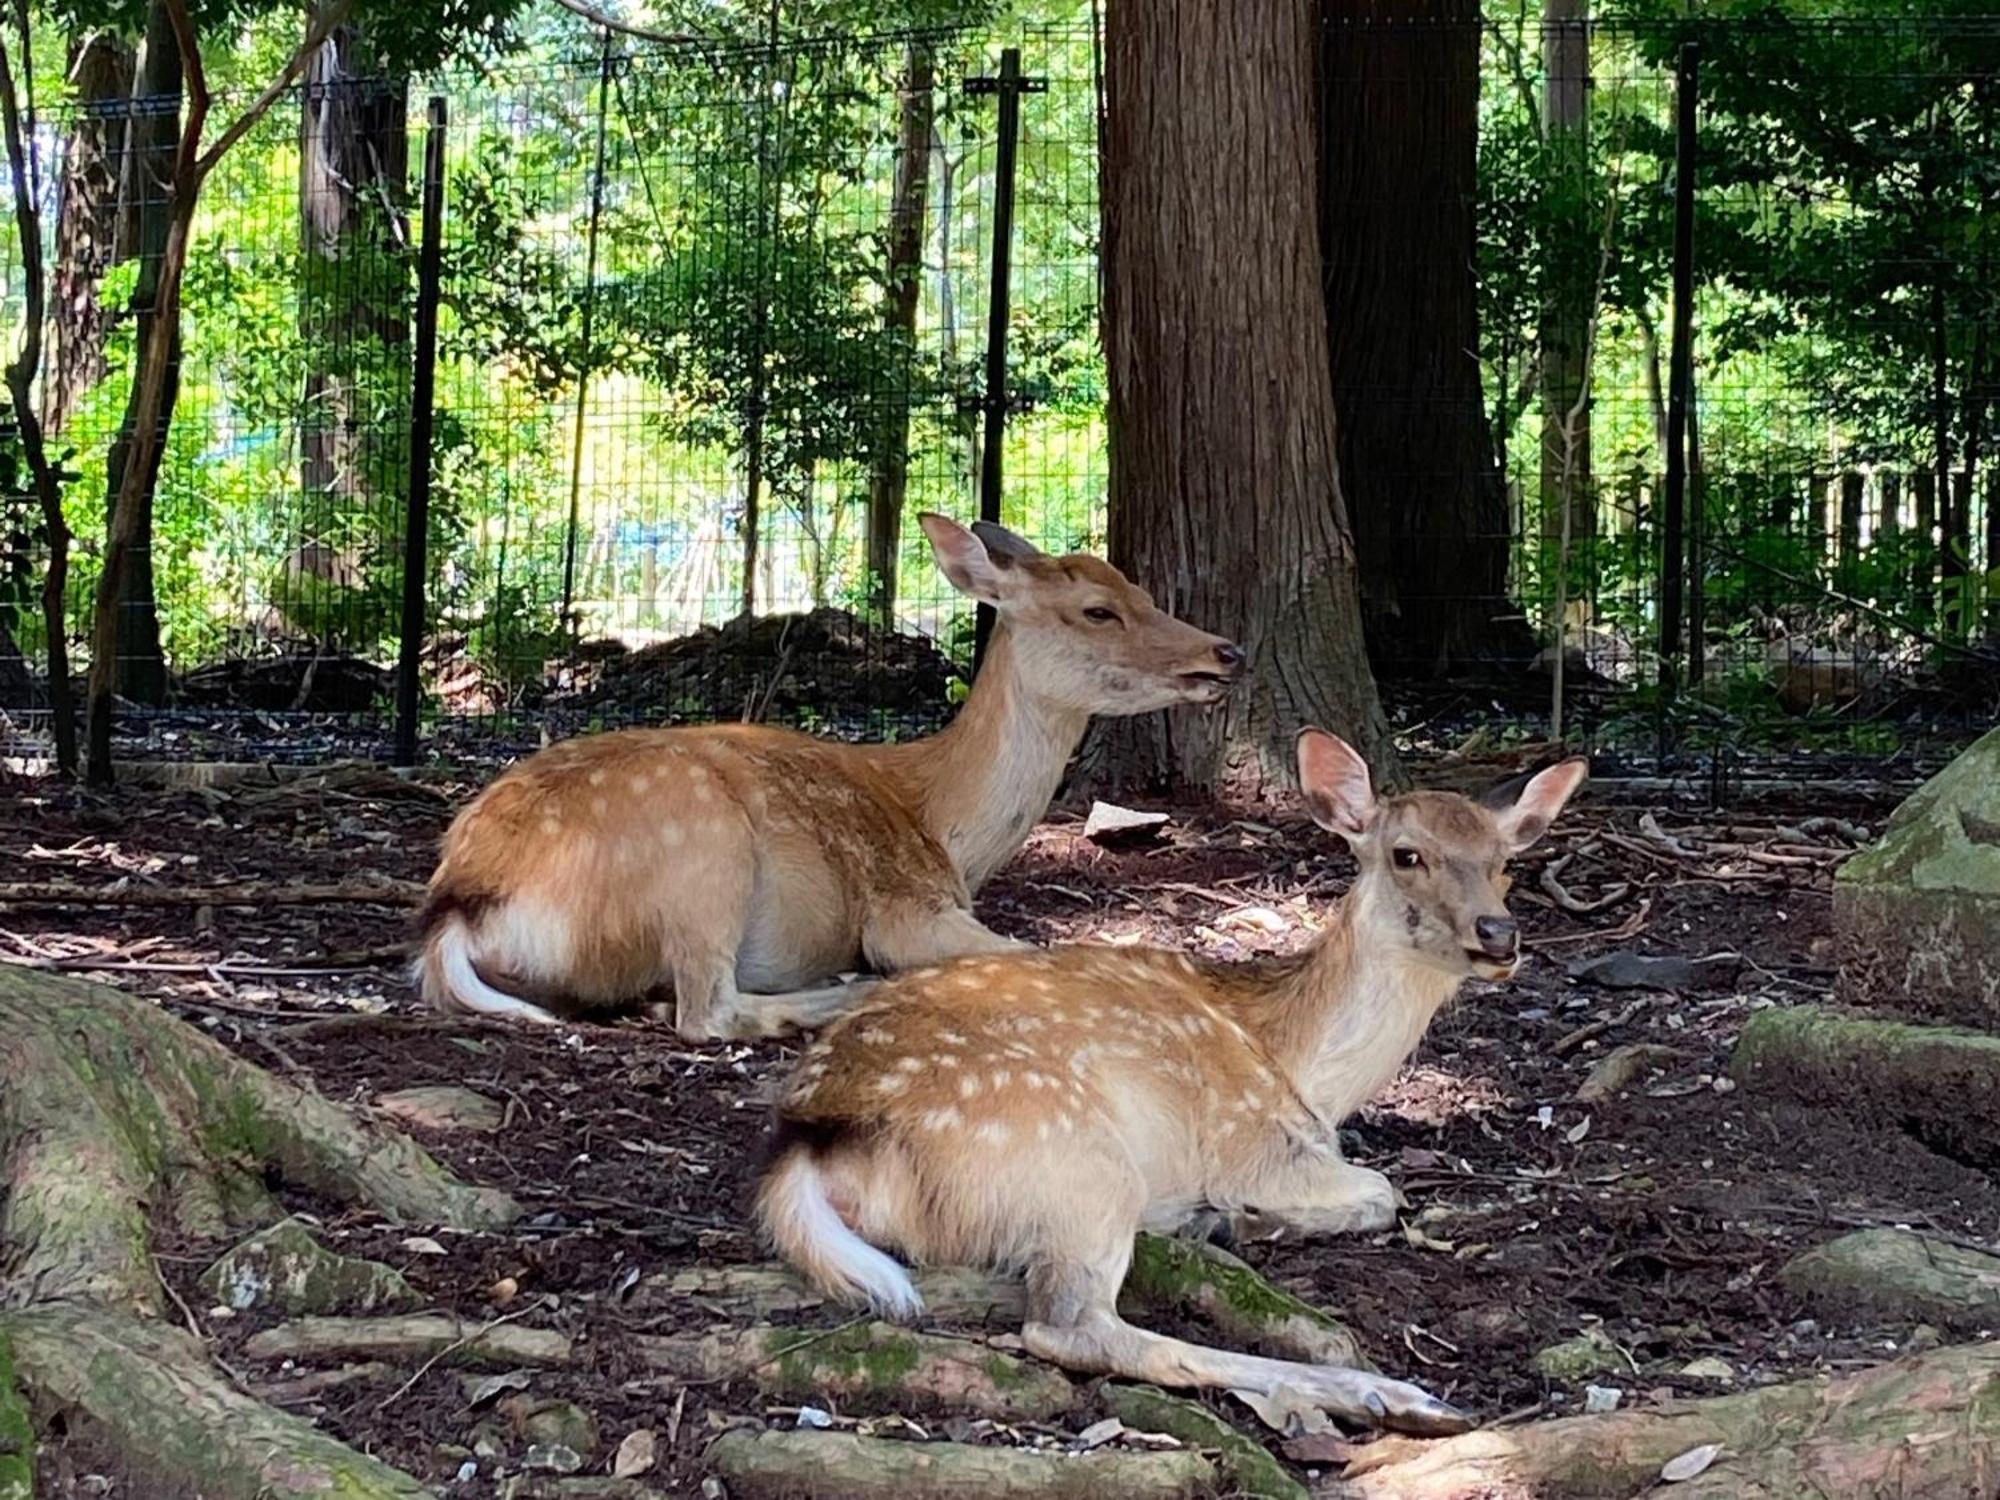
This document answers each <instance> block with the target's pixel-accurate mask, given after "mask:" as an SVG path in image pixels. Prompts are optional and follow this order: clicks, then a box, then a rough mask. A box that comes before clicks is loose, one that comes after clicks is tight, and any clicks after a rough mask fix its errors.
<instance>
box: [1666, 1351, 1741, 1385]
mask: <svg viewBox="0 0 2000 1500" xmlns="http://www.w3.org/2000/svg"><path fill="white" fill-rule="evenodd" d="M1679 1373H1680V1374H1681V1375H1682V1376H1683V1377H1684V1378H1686V1379H1688V1380H1713V1381H1716V1382H1718V1383H1719V1384H1723V1385H1727V1384H1729V1383H1730V1382H1731V1381H1733V1380H1735V1379H1736V1367H1735V1366H1734V1365H1732V1364H1730V1363H1729V1361H1728V1360H1726V1359H1717V1358H1716V1357H1715V1356H1714V1355H1712V1354H1711V1355H1709V1356H1707V1357H1706V1358H1703V1359H1691V1360H1689V1361H1688V1362H1687V1363H1686V1364H1684V1365H1682V1366H1681V1368H1680V1372H1679Z"/></svg>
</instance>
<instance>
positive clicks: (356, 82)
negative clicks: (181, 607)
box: [279, 25, 410, 648]
mask: <svg viewBox="0 0 2000 1500" xmlns="http://www.w3.org/2000/svg"><path fill="white" fill-rule="evenodd" d="M306 85H307V86H306V89H305V92H304V107H303V108H302V109H301V111H300V116H299V237H300V242H301V248H302V249H303V251H304V255H305V267H306V271H305V283H304V293H303V295H302V297H301V299H300V311H301V316H300V322H301V325H302V326H301V330H300V331H301V333H302V335H303V341H304V345H305V350H306V358H307V368H306V378H305V390H304V402H303V405H302V407H301V422H300V432H299V468H300V476H299V477H300V480H301V483H302V485H303V488H304V493H305V499H306V507H305V514H304V516H303V517H302V518H301V519H302V521H303V523H304V524H303V525H302V527H301V531H300V535H299V537H298V543H299V546H300V549H301V551H300V553H297V554H294V555H295V556H296V557H299V558H300V560H301V565H300V566H298V567H297V568H294V569H291V570H289V571H290V573H291V576H293V577H294V578H295V579H296V580H297V582H298V583H299V584H301V585H302V586H303V587H302V590H301V592H302V597H301V598H298V599H281V600H280V601H279V605H280V609H281V610H285V611H286V612H287V613H288V614H289V616H290V618H291V623H292V624H293V625H294V626H295V627H297V628H300V629H303V630H304V631H305V632H306V633H307V634H309V635H311V636H312V637H313V638H314V639H315V640H334V639H340V638H342V637H343V636H344V635H345V634H346V632H347V631H348V629H349V628H350V627H356V628H358V636H359V639H358V641H357V644H360V645H362V646H363V647H364V648H365V646H366V645H368V644H370V643H371V642H370V640H369V637H370V636H371V635H372V632H371V631H370V630H369V629H368V628H367V626H366V622H362V621H357V620H355V619H354V618H352V616H351V613H350V611H349V610H348V609H346V608H343V606H344V605H345V604H347V602H348V600H347V594H348V589H349V586H350V585H352V584H359V585H363V586H365V583H366V577H365V569H366V568H367V566H368V563H369V562H370V561H371V560H372V559H371V558H370V557H368V556H356V555H355V554H354V551H353V550H352V549H351V548H349V547H347V546H346V545H344V543H345V541H346V539H347V529H346V527H345V526H343V525H342V524H341V523H342V521H343V520H344V519H345V518H347V517H349V516H352V515H354V514H356V513H358V514H360V515H362V516H365V517H367V518H368V519H369V524H370V525H371V527H372V528H373V529H374V530H375V531H376V533H377V534H376V535H375V537H374V538H373V541H374V544H375V549H378V550H380V551H381V552H383V553H385V554H386V553H387V552H388V551H389V550H390V549H391V547H392V544H393V543H394V541H395V540H396V538H397V537H398V536H399V535H400V530H401V528H400V526H398V525H396V524H395V516H394V511H395V509H396V507H397V505H398V504H399V503H400V498H401V495H402V493H403V492H404V484H403V477H404V476H403V470H404V468H405V467H406V463H407V453H406V451H405V450H406V448H407V444H401V443H398V442H396V438H397V437H399V436H400V435H401V431H402V428H403V422H402V421H401V420H399V419H398V415H397V412H398V410H399V409H400V411H401V412H403V413H407V410H408V394H407V384H406V381H405V379H404V377H405V376H406V374H407V365H408V354H407V345H408V343H409V335H410V329H409V318H408V313H407V310H406V309H405V307H404V305H403V298H402V285H401V274H402V273H401V268H400V261H401V259H402V256H403V253H404V251H405V250H406V249H407V248H408V244H409V228H408V221H407V218H406V211H407V207H408V197H409V166H410V150H409V126H408V113H409V99H408V86H407V84H406V83H404V82H403V81H401V80H397V79H390V78H386V77H383V76H382V75H381V67H380V60H379V59H378V58H377V57H376V56H375V54H374V52H373V50H372V49H371V48H370V47H369V45H368V42H367V39H366V37H365V36H364V35H363V34H362V32H361V29H360V28H359V27H358V26H352V25H350V26H342V27H339V28H338V29H336V30H335V31H334V33H333V34H332V35H331V36H329V37H328V38H327V39H326V41H325V42H324V43H322V44H321V46H320V47H319V49H318V51H317V53H316V54H315V55H314V57H313V58H312V60H311V62H310V63H309V64H308V66H307V71H306ZM363 390H365V391H367V392H369V393H370V395H369V397H368V398H361V397H358V395H357V392H358V391H363ZM391 392H394V393H395V395H393V396H392V395H391V394H390V393H391ZM398 397H400V399H397V398H398ZM363 399H367V400H369V401H370V402H371V403H373V404H375V408H376V409H375V410H373V411H370V412H366V413H364V412H363V410H362V409H361V405H362V400H363ZM385 400H386V401H387V402H388V403H389V410H387V411H384V410H382V409H381V403H383V402H385ZM313 558H325V559H327V560H328V564H329V565H331V564H335V563H344V564H345V567H344V568H342V569H341V571H342V572H345V573H346V574H348V575H349V576H348V578H346V579H343V578H341V577H339V576H337V574H336V573H335V572H334V571H332V569H331V566H327V567H317V568H316V567H314V566H312V565H311V562H310V559H313Z"/></svg>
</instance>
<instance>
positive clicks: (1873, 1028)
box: [1729, 1005, 2000, 1166]
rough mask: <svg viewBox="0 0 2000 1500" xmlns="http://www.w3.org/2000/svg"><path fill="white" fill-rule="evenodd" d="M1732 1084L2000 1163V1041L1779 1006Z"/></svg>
mask: <svg viewBox="0 0 2000 1500" xmlns="http://www.w3.org/2000/svg"><path fill="white" fill-rule="evenodd" d="M1729 1072H1730V1076H1731V1077H1733V1078H1735V1079H1736V1081H1737V1082H1739V1083H1741V1084H1743V1085H1745V1086H1746V1087H1754V1088H1759V1089H1763V1090H1765V1091H1767V1092H1771V1093H1776V1094H1782V1095H1785V1096H1788V1097H1790V1098H1794V1099H1798V1100H1800V1101H1801V1102H1803V1103H1807V1104H1820V1105H1825V1106H1827V1107H1829V1108H1832V1109H1834V1110H1837V1111H1839V1112H1841V1113H1843V1114H1847V1115H1850V1116H1852V1117H1855V1118H1858V1119H1863V1120H1871V1119H1872V1120H1893V1121H1896V1122H1898V1123H1900V1124H1901V1125H1902V1126H1903V1128H1904V1129H1905V1130H1907V1131H1909V1132H1910V1133H1911V1134H1912V1135H1914V1136H1915V1137H1916V1138H1917V1139H1918V1140H1920V1141H1922V1142H1923V1143H1924V1144H1925V1145H1926V1146H1929V1147H1930V1148H1931V1149H1932V1150H1933V1151H1937V1152H1940V1153H1942V1154H1943V1155H1946V1156H1949V1157H1952V1158H1954V1159H1956V1160H1958V1161H1963V1162H1969V1163H1972V1164H1974V1165H1980V1166H1983V1165H1984V1164H1986V1163H1988V1162H1991V1161H1994V1160H1996V1159H2000V1109H1996V1108H1994V1107H1993V1106H1992V1105H1991V1103H1990V1101H1992V1100H1994V1099H1996V1098H2000V1037H1996V1036H1987V1035H1984V1034H1982V1033H1979V1032H1972V1031H1959V1030H1953V1029H1951V1028H1948V1027H1943V1026H1912V1025H1908V1024H1905V1023H1903V1022H1900V1021H1881V1020H1874V1019H1863V1018H1860V1017H1855V1016H1848V1015H1842V1014H1841V1013H1840V1012H1839V1011H1835V1010H1829V1009H1826V1008H1824V1007H1822V1006H1817V1005H1785V1006H1773V1007H1772V1008H1771V1009H1769V1010H1760V1011H1758V1012H1757V1013H1756V1014H1754V1015H1752V1016H1751V1017H1750V1019H1749V1020H1748V1021H1746V1022H1745V1023H1744V1025H1743V1033H1742V1035H1741V1036H1740V1037H1739V1038H1738V1039H1737V1042H1736V1053H1735V1055H1734V1056H1733V1057H1732V1058H1731V1059H1730V1063H1729Z"/></svg>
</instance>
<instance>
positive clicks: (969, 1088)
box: [958, 1073, 984, 1099]
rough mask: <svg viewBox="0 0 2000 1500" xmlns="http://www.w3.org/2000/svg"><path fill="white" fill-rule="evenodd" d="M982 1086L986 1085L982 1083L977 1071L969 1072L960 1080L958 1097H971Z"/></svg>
mask: <svg viewBox="0 0 2000 1500" xmlns="http://www.w3.org/2000/svg"><path fill="white" fill-rule="evenodd" d="M982 1087H984V1085H983V1084H981V1083H980V1081H979V1075H978V1074H977V1073H967V1074H966V1075H965V1076H964V1077H963V1078H961V1079H959V1080H958V1097H959V1098H961V1099H970V1098H971V1097H972V1096H973V1095H975V1094H977V1093H978V1092H979V1090H980V1089H981V1088H982Z"/></svg>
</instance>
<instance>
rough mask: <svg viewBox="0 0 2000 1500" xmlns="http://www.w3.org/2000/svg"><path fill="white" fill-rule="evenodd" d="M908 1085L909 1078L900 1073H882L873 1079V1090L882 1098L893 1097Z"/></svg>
mask: <svg viewBox="0 0 2000 1500" xmlns="http://www.w3.org/2000/svg"><path fill="white" fill-rule="evenodd" d="M909 1086H910V1080H909V1079H907V1078H905V1077H904V1076H903V1075H902V1074H901V1073H884V1074H883V1075H882V1076H881V1077H880V1078H878V1079H876V1080H875V1092H876V1093H878V1094H880V1095H882V1096H883V1097H884V1098H893V1097H895V1096H896V1095H897V1094H900V1093H902V1092H903V1090H904V1089H906V1088H908V1087H909Z"/></svg>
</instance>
